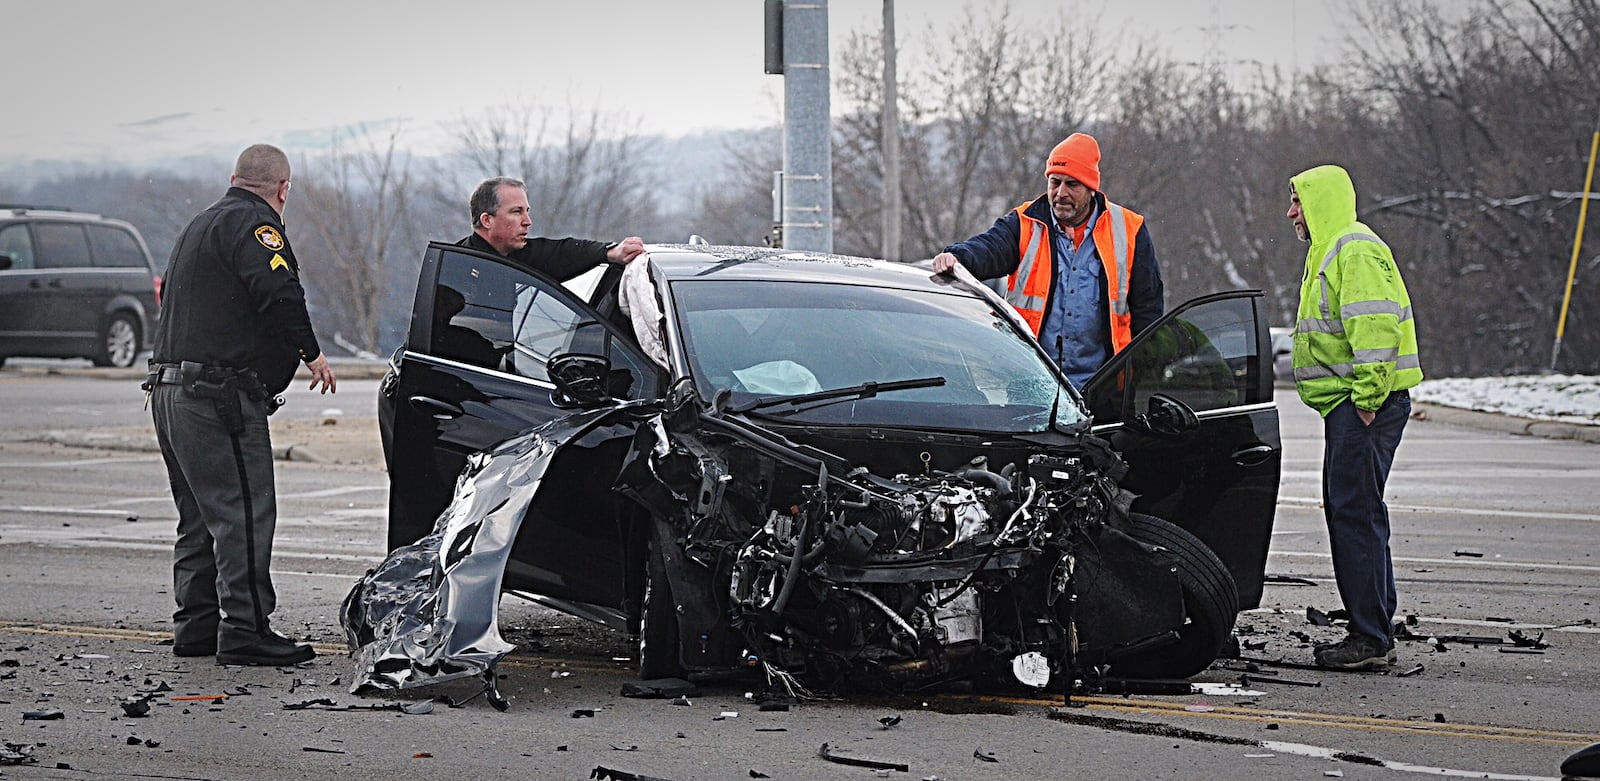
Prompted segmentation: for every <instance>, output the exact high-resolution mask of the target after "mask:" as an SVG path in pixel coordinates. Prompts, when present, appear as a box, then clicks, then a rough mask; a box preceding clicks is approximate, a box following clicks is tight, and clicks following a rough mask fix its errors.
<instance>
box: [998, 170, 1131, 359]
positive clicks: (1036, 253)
mask: <svg viewBox="0 0 1600 781" xmlns="http://www.w3.org/2000/svg"><path fill="white" fill-rule="evenodd" d="M1033 203H1034V202H1033V201H1029V202H1027V203H1024V204H1022V205H1021V206H1018V207H1017V208H1016V212H1017V217H1019V218H1020V227H1021V229H1022V236H1021V240H1020V241H1018V242H1017V250H1018V252H1020V253H1021V261H1020V262H1019V263H1018V264H1017V270H1016V271H1013V272H1012V273H1011V276H1010V277H1008V278H1007V288H1006V301H1007V302H1008V303H1010V304H1011V306H1012V307H1013V308H1014V309H1016V310H1017V313H1018V314H1021V315H1022V319H1023V320H1026V321H1027V322H1028V327H1029V328H1032V329H1033V336H1034V338H1035V339H1037V338H1039V331H1040V329H1041V328H1043V324H1044V308H1045V305H1046V303H1047V302H1048V301H1049V299H1050V280H1051V279H1053V278H1054V277H1055V264H1054V263H1053V262H1052V259H1051V253H1050V245H1051V242H1050V227H1049V226H1048V225H1046V224H1044V223H1042V222H1040V221H1038V220H1036V219H1034V218H1032V217H1030V216H1028V214H1027V208H1028V207H1029V206H1031V205H1033ZM1142 225H1144V217H1143V216H1142V215H1140V214H1138V213H1136V212H1134V211H1133V210H1132V209H1124V208H1122V207H1121V206H1118V205H1116V204H1114V203H1112V202H1111V201H1109V200H1107V201H1106V209H1105V213H1104V214H1103V215H1101V218H1100V219H1099V220H1098V221H1096V222H1095V226H1094V231H1093V232H1092V235H1093V238H1094V249H1095V253H1096V254H1098V255H1099V256H1100V262H1101V263H1104V264H1105V268H1106V290H1107V291H1108V292H1109V294H1110V296H1111V352H1112V353H1113V354H1115V353H1119V352H1122V348H1124V347H1127V346H1128V342H1131V341H1133V315H1131V314H1130V313H1129V311H1128V277H1129V276H1130V272H1131V271H1132V270H1133V242H1134V237H1136V236H1138V235H1139V227H1140V226H1142ZM1018 280H1021V283H1020V284H1019V283H1018Z"/></svg>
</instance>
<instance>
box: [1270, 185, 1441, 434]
mask: <svg viewBox="0 0 1600 781" xmlns="http://www.w3.org/2000/svg"><path fill="white" fill-rule="evenodd" d="M1290 182H1291V183H1292V184H1293V185H1294V188H1295V192H1296V193H1297V194H1298V195H1299V197H1300V209H1301V212H1302V213H1303V214H1304V215H1305V221H1306V228H1307V229H1308V230H1309V232H1310V234H1311V248H1310V249H1309V250H1308V251H1307V252H1306V269H1305V277H1304V278H1303V279H1302V280H1301V282H1300V309H1299V312H1298V313H1297V314H1296V315H1295V332H1294V355H1293V360H1294V380H1295V387H1296V389H1298V390H1299V392H1300V398H1301V399H1302V400H1304V401H1305V403H1306V404H1307V405H1309V406H1310V407H1311V408H1313V409H1315V410H1316V411H1317V412H1318V413H1320V414H1322V415H1324V416H1326V415H1327V414H1328V413H1329V412H1331V411H1333V408H1334V407H1337V406H1339V404H1340V403H1341V402H1343V401H1345V400H1346V399H1349V400H1351V401H1352V402H1354V403H1355V405H1356V407H1357V408H1358V409H1363V410H1369V411H1371V410H1377V409H1378V407H1380V406H1382V405H1383V401H1384V399H1386V398H1388V396H1389V394H1390V393H1392V392H1394V391H1399V390H1405V389H1407V388H1411V387H1414V386H1415V385H1416V384H1417V383H1419V382H1422V363H1421V361H1420V360H1419V359H1418V356H1417V328H1416V321H1415V320H1413V319H1412V316H1411V296H1410V295H1409V294H1408V293H1406V284H1405V281H1404V280H1402V279H1401V278H1400V268H1399V267H1398V266H1396V265H1395V262H1394V255H1393V254H1391V253H1390V251H1389V247H1388V245H1386V244H1384V243H1383V240H1382V239H1379V238H1378V236H1377V234H1375V233H1373V232H1372V229H1371V228H1368V227H1367V226H1366V225H1363V224H1362V223H1360V222H1358V221H1357V220H1356V190H1355V186H1354V185H1353V184H1351V182H1350V175H1349V174H1348V173H1346V172H1345V170H1344V169H1343V168H1340V167H1338V166H1335V165H1324V166H1319V167H1317V168H1313V169H1311V170H1309V171H1306V172H1304V173H1301V174H1299V175H1297V176H1294V177H1292V178H1291V179H1290Z"/></svg>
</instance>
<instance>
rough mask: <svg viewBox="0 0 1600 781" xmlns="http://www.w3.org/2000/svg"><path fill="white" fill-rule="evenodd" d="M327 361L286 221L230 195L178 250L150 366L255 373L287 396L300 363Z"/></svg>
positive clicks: (253, 200)
mask: <svg viewBox="0 0 1600 781" xmlns="http://www.w3.org/2000/svg"><path fill="white" fill-rule="evenodd" d="M321 354H322V350H321V349H320V348H319V347H318V346H317V337H316V334H314V333H313V332H312V330H311V317H310V315H309V314H307V313H306V293H305V289H304V288H302V287H301V286H300V263H299V261H297V260H296V259H295V257H294V250H293V249H292V248H290V246H289V237H288V235H287V234H285V233H284V229H283V221H282V220H281V219H280V218H279V216H278V212H277V211H275V210H274V209H273V208H272V207H271V206H270V205H268V204H267V202H266V201H265V200H263V199H262V198H261V196H259V195H256V194H255V193H252V192H250V191H248V190H244V189H240V188H238V187H230V188H228V192H227V194H226V195H224V196H223V197H222V200H220V201H217V202H216V203H214V204H212V205H211V206H210V207H209V208H207V209H206V210H205V211H203V212H201V213H200V214H199V215H197V216H196V217H195V218H194V219H193V220H191V221H190V222H189V225H188V227H186V228H184V229H183V233H181V234H179V236H178V241H177V243H176V244H175V245H173V248H172V259H171V260H169V261H168V262H167V271H166V274H165V275H164V276H163V277H162V287H161V320H160V322H159V323H158V324H157V325H156V333H155V350H154V353H153V355H152V358H153V359H154V360H155V362H156V363H178V362H180V361H194V362H196V363H202V364H206V365H208V366H227V367H231V368H234V369H253V370H255V372H256V374H257V375H259V376H260V378H261V381H262V383H263V384H265V385H266V386H267V389H268V390H269V391H271V392H273V393H280V392H282V391H283V389H284V388H287V387H289V382H290V381H292V380H293V379H294V372H295V369H296V368H297V367H298V364H300V363H301V362H310V361H313V360H316V358H317V356H319V355H321Z"/></svg>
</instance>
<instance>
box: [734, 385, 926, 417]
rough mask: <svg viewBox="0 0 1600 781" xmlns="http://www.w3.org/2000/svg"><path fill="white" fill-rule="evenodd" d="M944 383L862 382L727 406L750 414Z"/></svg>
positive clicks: (863, 397) (867, 397) (870, 396)
mask: <svg viewBox="0 0 1600 781" xmlns="http://www.w3.org/2000/svg"><path fill="white" fill-rule="evenodd" d="M944 382H945V380H944V378H943V377H923V378H922V379H918V380H895V381H893V382H863V383H861V384H860V385H852V386H850V387H848V388H834V389H833V390H823V391H815V392H813V393H795V394H790V395H788V396H768V397H766V398H763V399H757V400H755V401H752V402H749V403H746V404H740V405H738V406H729V407H728V408H727V409H728V411H729V412H750V411H751V410H758V409H765V408H767V407H776V406H778V405H779V404H804V403H806V402H808V401H827V400H828V399H844V398H852V397H853V398H857V399H870V398H872V397H873V396H876V395H878V394H880V393H887V392H889V391H900V390H913V389H916V388H936V387H938V386H940V385H943V384H944Z"/></svg>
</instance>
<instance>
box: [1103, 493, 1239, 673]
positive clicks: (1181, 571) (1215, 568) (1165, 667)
mask: <svg viewBox="0 0 1600 781" xmlns="http://www.w3.org/2000/svg"><path fill="white" fill-rule="evenodd" d="M1128 520H1129V521H1130V522H1131V528H1129V530H1128V535H1129V536H1130V537H1133V538H1134V539H1136V540H1138V541H1140V542H1143V543H1145V544H1147V545H1156V546H1159V547H1162V548H1166V549H1167V550H1169V551H1172V552H1173V553H1174V554H1175V555H1177V557H1178V582H1179V584H1180V585H1182V587H1183V608H1184V613H1185V616H1186V619H1187V620H1186V623H1184V625H1183V627H1182V628H1181V629H1179V630H1178V641H1177V642H1176V643H1171V644H1167V645H1163V646H1160V647H1157V648H1152V649H1150V650H1148V651H1140V652H1138V653H1133V654H1128V655H1126V656H1120V657H1116V658H1114V659H1112V661H1111V674H1112V675H1115V676H1120V677H1124V678H1188V677H1189V676H1191V675H1194V674H1195V673H1198V672H1200V671H1201V670H1204V669H1206V668H1207V667H1208V666H1210V665H1211V663H1212V662H1214V661H1216V659H1217V656H1218V654H1220V653H1221V652H1222V649H1223V646H1224V644H1226V643H1227V642H1228V639H1229V638H1230V637H1232V636H1233V622H1234V619H1235V618H1236V617H1237V616H1238V615H1239V590H1238V588H1237V587H1236V586H1235V585H1234V582H1233V576H1232V575H1231V574H1229V573H1228V568H1227V567H1226V566H1224V565H1223V563H1222V560H1221V559H1219V558H1217V554H1215V553H1213V552H1212V551H1211V549H1210V548H1208V547H1206V544H1205V543H1203V542H1201V541H1200V540H1199V538H1197V537H1195V536H1194V535H1193V534H1190V533H1189V532H1187V531H1185V530H1184V529H1183V528H1182V527H1180V526H1178V525H1176V524H1173V523H1169V522H1167V521H1164V520H1162V519H1160V518H1157V517H1155V516H1152V515H1142V514H1139V513H1131V514H1129V516H1128Z"/></svg>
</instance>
